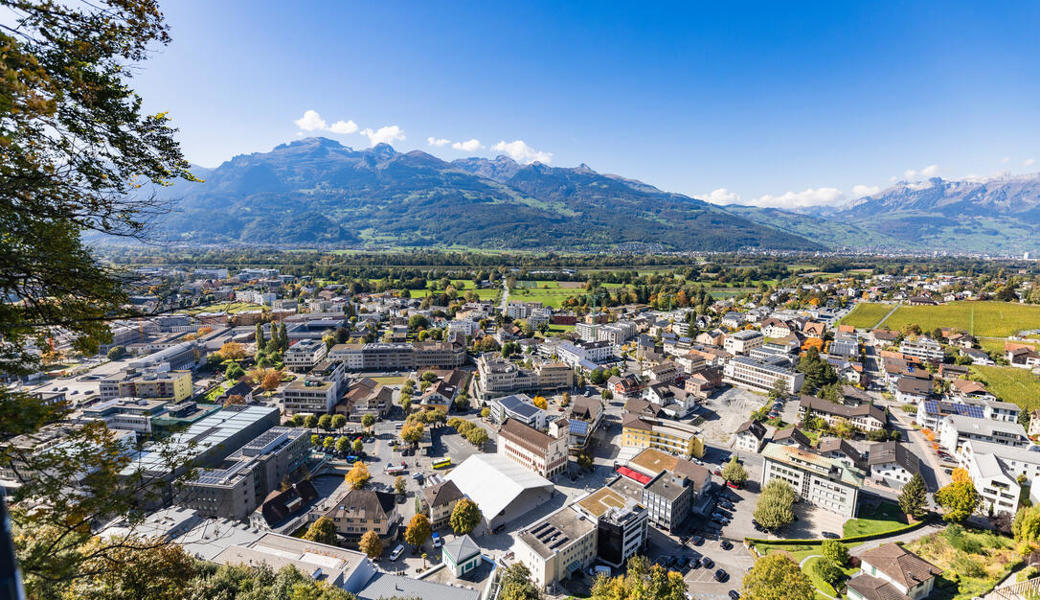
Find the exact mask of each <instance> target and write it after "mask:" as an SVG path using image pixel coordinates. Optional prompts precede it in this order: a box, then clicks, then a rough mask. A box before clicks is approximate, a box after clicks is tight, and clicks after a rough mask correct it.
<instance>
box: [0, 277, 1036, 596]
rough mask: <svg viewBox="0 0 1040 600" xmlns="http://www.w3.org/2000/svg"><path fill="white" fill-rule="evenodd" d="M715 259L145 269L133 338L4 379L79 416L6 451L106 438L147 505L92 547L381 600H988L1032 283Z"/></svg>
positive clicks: (1012, 475)
mask: <svg viewBox="0 0 1040 600" xmlns="http://www.w3.org/2000/svg"><path fill="white" fill-rule="evenodd" d="M692 266H693V268H692V269H690V268H689V267H681V266H675V267H671V266H668V267H655V268H651V269H648V270H645V271H642V272H640V270H639V268H634V269H633V270H631V271H630V272H624V273H618V272H611V271H608V270H600V269H581V268H573V269H572V268H562V269H560V268H546V269H532V268H526V267H525V268H523V269H520V268H507V267H504V266H503V267H498V268H493V269H487V270H483V269H467V268H463V267H459V268H456V269H440V270H437V269H433V270H428V272H427V275H426V276H416V277H408V278H404V277H401V278H393V277H390V276H384V277H382V278H378V277H372V278H367V279H363V280H362V279H358V278H356V277H340V278H338V279H337V278H336V277H330V276H328V275H326V276H321V275H319V274H318V273H317V272H313V273H311V274H302V272H301V271H300V269H299V268H296V267H294V268H292V269H290V270H291V271H293V273H292V274H290V273H287V272H283V271H282V270H280V269H278V268H244V269H232V268H225V267H217V268H211V267H205V268H203V267H192V266H177V265H170V266H162V267H146V268H145V267H138V268H136V275H135V283H134V284H133V285H134V289H136V290H139V292H140V293H139V294H137V295H132V296H131V297H130V304H129V305H127V309H128V310H131V311H136V312H137V313H138V314H139V315H140V316H136V317H128V318H124V319H117V320H115V321H113V322H111V323H110V329H111V338H110V341H109V342H108V343H107V344H104V345H102V346H101V347H100V348H99V349H98V352H97V353H96V354H94V355H88V354H84V353H82V352H78V351H76V350H75V349H74V348H72V347H70V346H69V345H67V343H65V341H63V340H62V339H60V338H58V339H49V340H48V343H47V344H46V345H44V346H41V347H39V348H38V349H37V350H38V352H39V353H40V358H41V361H42V364H43V365H44V368H43V370H42V371H40V372H37V373H35V374H32V375H29V376H23V377H17V378H15V377H12V378H10V379H9V388H10V389H12V390H18V391H22V392H28V393H30V394H32V395H35V396H37V397H39V398H40V399H41V400H42V401H43V402H44V403H46V404H48V405H54V406H61V407H64V408H65V409H66V411H67V412H66V413H65V414H64V416H63V417H62V419H61V420H60V421H59V422H54V423H50V424H48V425H46V426H45V427H43V428H42V429H40V430H39V431H38V432H36V433H33V434H31V435H23V436H19V437H15V438H13V439H10V440H8V441H7V442H6V444H8V445H10V446H12V447H16V448H18V450H19V451H20V452H22V453H27V454H29V455H33V454H37V453H46V452H49V451H52V450H53V449H54V448H60V447H61V446H62V444H63V440H64V439H65V436H66V435H67V434H68V432H69V431H72V430H76V429H78V428H85V427H94V426H97V425H100V424H103V425H104V428H105V430H106V431H107V432H109V434H110V435H111V436H113V439H114V440H115V441H116V442H117V444H118V447H119V448H121V449H122V450H121V452H123V453H124V457H125V458H126V461H125V467H124V475H125V478H126V479H127V480H131V479H135V480H136V478H141V477H145V478H147V480H148V485H147V486H140V487H137V488H134V489H135V493H136V494H138V497H137V498H136V499H135V501H136V504H137V506H138V510H139V511H141V512H140V518H139V519H136V520H134V521H132V522H130V521H127V520H126V519H125V518H123V517H119V518H115V519H114V520H113V521H111V522H104V523H97V524H95V526H96V534H97V535H98V536H127V535H138V536H145V537H148V538H159V539H165V540H169V541H171V542H172V543H174V544H177V545H179V546H181V547H183V549H184V550H185V551H186V552H188V553H189V554H190V555H192V556H194V557H196V558H197V559H201V560H203V561H211V562H214V563H217V564H225V563H228V564H249V565H255V564H261V563H266V564H269V565H271V566H272V567H275V568H277V567H279V566H282V565H287V564H291V565H294V566H295V567H296V568H297V569H298V570H299V572H300V573H303V574H306V575H310V576H312V577H314V578H316V579H318V580H320V581H324V582H327V583H330V584H332V585H333V586H336V587H339V588H342V589H343V590H345V591H347V592H349V593H351V594H354V595H356V596H357V597H358V598H365V599H369V598H370V599H372V600H376V599H378V598H382V597H389V596H399V597H421V598H442V597H443V598H460V597H464V598H472V599H474V600H477V599H478V598H479V599H481V600H484V599H487V598H493V597H495V595H496V594H499V595H501V591H502V586H503V585H504V584H505V583H507V580H508V578H510V577H515V572H516V571H515V569H514V571H510V569H511V568H513V567H515V566H516V565H522V566H523V567H524V569H525V570H524V571H523V572H524V573H527V580H528V582H529V584H530V586H531V587H533V588H534V590H536V591H537V593H538V594H543V595H545V597H569V596H576V597H583V596H584V597H587V596H589V595H590V594H591V593H593V588H595V586H596V585H597V583H596V582H597V578H600V577H607V578H610V577H614V576H619V575H623V574H624V573H625V572H626V568H627V567H628V565H629V564H630V563H631V562H632V560H633V557H637V556H638V557H640V558H639V559H638V561H639V565H640V567H639V568H641V569H645V568H647V565H650V566H653V565H655V564H656V565H660V566H661V567H662V568H663V569H664V570H665V571H666V572H669V573H673V574H677V575H676V577H678V579H677V580H675V581H677V582H681V584H680V585H681V587H682V593H684V594H685V595H686V597H688V598H704V599H709V600H710V599H714V598H723V597H731V598H733V599H734V600H736V599H737V598H739V597H740V595H741V589H742V584H741V582H742V580H744V579H745V577H746V576H748V575H749V573H750V572H751V571H752V570H753V569H754V567H755V564H756V561H759V562H761V561H762V559H763V558H765V557H769V556H771V555H779V554H783V555H785V556H790V555H794V556H795V558H798V560H800V561H801V562H803V564H802V570H803V571H804V572H805V573H807V574H808V578H807V581H809V582H810V583H811V585H813V586H814V588H815V590H816V593H817V594H818V595H822V596H824V597H829V598H836V597H837V594H839V592H838V591H837V590H841V592H840V594H842V595H847V596H848V597H849V598H853V599H856V600H860V599H863V600H890V599H892V598H902V597H908V598H913V599H914V600H920V599H921V598H924V597H926V596H928V595H929V594H930V593H932V589H933V586H935V585H939V586H945V588H944V589H945V591H944V592H943V593H944V594H946V593H951V590H953V591H952V593H954V595H957V594H958V593H963V590H965V589H968V588H967V587H966V586H969V585H970V586H981V585H984V584H985V582H991V583H992V584H993V585H996V583H997V582H998V580H997V577H996V574H999V573H1003V572H1004V571H999V570H998V571H999V572H998V571H994V570H993V569H992V568H991V567H992V566H993V565H997V566H999V567H1000V569H1010V568H1011V567H1010V563H1008V562H1000V561H1005V560H1010V559H1009V558H1006V557H1004V555H1000V556H995V555H994V556H990V557H988V558H974V559H972V560H977V561H983V560H986V561H989V562H987V564H986V566H981V563H980V566H979V569H980V570H979V571H978V572H976V573H974V574H970V575H969V574H965V575H964V576H962V577H960V578H959V579H955V580H949V579H942V577H943V576H942V574H943V573H945V572H948V571H949V569H950V568H953V567H951V565H950V564H948V563H947V562H945V561H948V560H949V557H948V556H947V554H945V553H943V552H942V551H941V550H939V549H937V548H939V547H940V546H942V544H943V543H946V541H945V540H946V537H943V536H947V537H948V536H949V531H951V529H945V530H942V529H940V525H941V523H942V522H943V521H942V518H943V517H944V516H945V518H946V520H947V521H948V522H954V523H957V525H956V527H958V528H961V529H958V531H965V532H966V533H964V534H963V535H982V534H976V533H971V534H969V533H967V532H969V531H974V530H973V529H968V527H969V526H970V527H974V528H980V529H979V530H980V531H982V530H991V531H994V532H995V533H994V535H998V536H999V535H1010V534H1011V531H1012V528H1011V522H1012V519H1013V518H1014V516H1015V515H1016V514H1021V512H1022V511H1027V510H1032V509H1029V508H1027V507H1029V506H1031V505H1032V504H1033V503H1035V502H1036V501H1037V499H1038V498H1037V493H1038V492H1035V491H1033V490H1032V483H1033V478H1034V477H1036V476H1037V474H1038V473H1040V451H1037V450H1038V449H1040V446H1037V445H1036V444H1035V443H1034V441H1035V440H1036V436H1037V434H1038V433H1040V411H1038V410H1037V409H1040V303H1037V301H1038V299H1040V289H1038V288H1037V287H1036V286H1037V282H1038V281H1040V279H1038V277H1037V274H1036V272H1035V270H1034V271H1032V272H1030V271H1029V270H1028V268H1024V269H1021V270H1015V271H1011V270H1007V271H1005V270H1003V269H1000V270H999V272H998V271H994V272H992V273H990V272H987V273H981V274H965V273H957V272H955V271H953V270H951V272H949V273H941V272H935V271H933V272H927V271H920V272H915V271H912V270H909V269H908V268H902V269H899V270H900V271H902V272H901V273H895V272H894V271H896V269H887V271H889V272H886V269H868V268H857V269H848V268H835V269H833V270H831V271H829V272H824V271H813V270H810V269H811V267H808V266H806V267H800V268H789V267H788V266H783V267H782V268H780V269H779V270H778V272H777V273H776V274H773V273H767V272H765V271H766V268H765V267H763V268H759V269H755V268H747V269H743V270H741V269H739V268H736V267H732V266H719V265H715V264H713V263H712V262H711V260H710V259H703V260H701V261H698V262H695V263H693V265H692ZM769 268H771V269H774V270H777V269H776V266H775V265H774V266H773V267H769ZM995 268H996V267H995ZM720 279H721V280H722V281H720ZM725 280H731V281H733V282H735V283H734V284H733V285H732V287H731V286H730V285H727V284H726V283H725ZM694 281H696V283H694ZM28 464H29V463H26V464H25V465H20V464H18V463H17V462H15V463H12V464H8V465H5V467H4V469H3V470H2V471H0V477H2V483H3V485H4V487H5V488H7V489H8V490H10V491H13V490H17V489H18V488H19V486H20V485H22V483H23V482H24V481H26V480H27V479H32V478H33V477H34V476H36V475H37V474H36V473H34V472H32V471H31V470H30V469H28V468H27V465H28ZM84 481H86V479H84ZM964 482H967V484H966V485H967V486H968V487H970V491H967V492H966V491H965V490H964V489H962V488H964ZM79 484H80V482H79V481H77V480H70V481H68V482H67V485H68V486H71V487H73V488H75V487H76V486H77V485H79ZM146 492H147V493H146ZM954 496H956V497H954ZM964 497H967V498H968V500H965V499H964ZM965 502H967V504H968V506H967V507H966V506H965ZM960 524H964V527H961V525H960ZM943 531H945V533H943ZM937 536H938V537H937ZM1006 539H1008V540H1010V539H1011V538H1010V537H1008V538H1006ZM936 540H939V541H936ZM893 542H898V544H896V543H893ZM940 542H941V543H940ZM949 543H955V542H952V541H951V542H949ZM1008 543H1010V542H1008ZM836 548H837V549H836ZM814 549H815V551H814ZM824 550H826V552H824ZM986 551H987V549H986V548H982V549H979V550H978V551H977V552H974V553H973V552H967V551H965V552H966V553H967V554H969V555H972V556H974V555H976V554H979V553H983V554H984V553H985V552H986ZM835 553H836V554H835ZM799 557H801V558H799ZM958 560H960V559H958ZM993 561H996V562H993ZM806 565H808V566H806ZM857 565H858V567H857ZM995 573H996V574H995ZM1000 579H1001V580H1002V577H1001V578H1000ZM744 586H745V587H746V586H747V583H746V582H745V584H744ZM970 589H975V588H974V587H972V588H970ZM957 590H961V591H960V592H958V591H957ZM944 597H945V596H944ZM1007 597H1008V598H1010V596H1007Z"/></svg>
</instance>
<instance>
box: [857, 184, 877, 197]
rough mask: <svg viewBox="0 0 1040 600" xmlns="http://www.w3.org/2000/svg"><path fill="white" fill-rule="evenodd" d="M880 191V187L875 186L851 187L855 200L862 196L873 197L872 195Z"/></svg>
mask: <svg viewBox="0 0 1040 600" xmlns="http://www.w3.org/2000/svg"><path fill="white" fill-rule="evenodd" d="M880 191H881V187H880V186H877V185H862V184H861V185H854V186H852V195H853V196H855V197H857V198H862V197H863V196H873V195H874V194H876V193H878V192H880Z"/></svg>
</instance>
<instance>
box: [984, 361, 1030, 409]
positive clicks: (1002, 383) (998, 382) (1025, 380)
mask: <svg viewBox="0 0 1040 600" xmlns="http://www.w3.org/2000/svg"><path fill="white" fill-rule="evenodd" d="M971 370H972V371H974V372H975V374H976V375H979V376H980V377H981V378H982V379H983V380H984V381H985V382H986V386H987V387H988V388H989V390H990V391H991V392H993V393H994V394H995V395H996V396H997V398H1000V399H1001V400H1004V401H1005V402H1011V403H1013V404H1017V405H1018V406H1020V407H1021V408H1022V409H1023V410H1032V409H1034V408H1040V377H1038V376H1036V375H1033V373H1031V372H1030V371H1028V370H1027V369H1019V368H1016V367H985V366H981V365H973V366H972V367H971Z"/></svg>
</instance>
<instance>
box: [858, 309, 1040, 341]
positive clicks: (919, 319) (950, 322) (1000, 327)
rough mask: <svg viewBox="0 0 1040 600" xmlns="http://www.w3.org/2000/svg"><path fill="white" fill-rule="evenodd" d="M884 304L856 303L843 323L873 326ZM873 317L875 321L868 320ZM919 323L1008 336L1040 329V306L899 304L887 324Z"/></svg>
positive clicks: (924, 326) (923, 326)
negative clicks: (1026, 330)
mask: <svg viewBox="0 0 1040 600" xmlns="http://www.w3.org/2000/svg"><path fill="white" fill-rule="evenodd" d="M890 309H891V306H890V305H884V304H870V303H861V304H857V305H856V308H855V309H853V311H852V312H851V313H849V315H848V316H847V317H845V319H842V323H844V324H847V325H854V326H856V327H873V326H874V325H875V324H877V321H878V320H880V319H881V318H882V317H883V316H884V314H885V312H887V311H888V310H890ZM875 316H877V319H874V322H873V323H870V322H869V321H870V320H871V319H872V318H873V317H875ZM910 324H917V325H919V326H920V327H921V329H922V330H925V331H931V330H933V329H935V328H937V327H953V328H956V329H962V330H964V331H967V332H968V333H970V334H972V335H975V336H982V337H1007V336H1009V335H1012V334H1014V333H1016V332H1018V331H1022V330H1023V329H1038V328H1040V305H1035V304H1013V303H1010V302H950V303H948V304H940V305H938V306H900V307H899V308H898V309H897V310H896V312H895V313H893V314H892V316H891V317H889V318H888V319H887V320H886V321H885V323H884V326H885V327H887V328H888V329H893V330H895V329H901V328H903V327H904V326H905V325H910Z"/></svg>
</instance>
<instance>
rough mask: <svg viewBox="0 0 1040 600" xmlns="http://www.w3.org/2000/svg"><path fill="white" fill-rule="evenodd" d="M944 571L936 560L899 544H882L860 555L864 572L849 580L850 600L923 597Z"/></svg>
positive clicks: (917, 598) (930, 591)
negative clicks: (925, 557) (930, 560)
mask: <svg viewBox="0 0 1040 600" xmlns="http://www.w3.org/2000/svg"><path fill="white" fill-rule="evenodd" d="M941 574H942V569H939V568H938V567H936V566H935V565H933V564H932V563H930V562H928V561H926V560H924V559H923V558H921V557H920V556H917V555H916V554H914V553H913V552H910V551H908V550H906V549H905V548H903V547H902V546H899V545H897V544H891V543H889V544H882V545H880V546H878V547H877V548H874V549H873V550H868V551H866V552H864V553H863V554H861V555H860V572H859V573H858V574H857V575H856V576H855V577H853V578H852V579H850V580H849V583H848V596H849V599H850V600H897V599H903V600H921V598H925V597H927V596H928V595H929V594H931V593H932V590H933V589H934V588H935V578H936V577H938V576H939V575H941Z"/></svg>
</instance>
